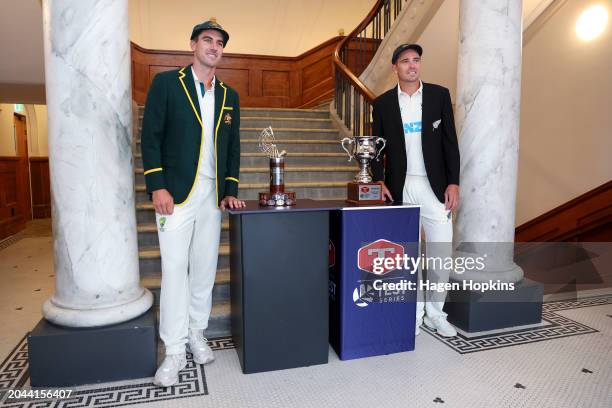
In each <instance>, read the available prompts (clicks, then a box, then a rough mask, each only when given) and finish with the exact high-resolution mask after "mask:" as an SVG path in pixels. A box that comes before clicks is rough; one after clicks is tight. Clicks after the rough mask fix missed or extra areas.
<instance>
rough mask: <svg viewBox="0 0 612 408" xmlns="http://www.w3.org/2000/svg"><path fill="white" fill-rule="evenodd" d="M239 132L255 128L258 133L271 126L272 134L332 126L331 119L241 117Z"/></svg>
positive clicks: (329, 127)
mask: <svg viewBox="0 0 612 408" xmlns="http://www.w3.org/2000/svg"><path fill="white" fill-rule="evenodd" d="M240 126H241V130H242V129H245V128H257V129H259V131H261V130H263V129H264V128H267V127H268V126H272V129H273V130H274V132H276V128H293V129H302V128H310V129H331V128H333V124H332V121H331V119H323V118H290V117H273V116H270V117H257V116H241V117H240Z"/></svg>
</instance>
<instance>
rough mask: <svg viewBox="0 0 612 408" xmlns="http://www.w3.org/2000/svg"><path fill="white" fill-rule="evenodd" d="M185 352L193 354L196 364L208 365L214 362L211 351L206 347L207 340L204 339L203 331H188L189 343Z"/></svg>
mask: <svg viewBox="0 0 612 408" xmlns="http://www.w3.org/2000/svg"><path fill="white" fill-rule="evenodd" d="M187 351H189V352H190V353H191V354H193V361H195V362H196V364H208V363H212V362H213V361H214V360H215V356H214V355H213V351H212V350H211V348H210V347H209V346H208V340H207V339H206V337H204V330H201V329H200V330H194V329H189V341H188V342H187Z"/></svg>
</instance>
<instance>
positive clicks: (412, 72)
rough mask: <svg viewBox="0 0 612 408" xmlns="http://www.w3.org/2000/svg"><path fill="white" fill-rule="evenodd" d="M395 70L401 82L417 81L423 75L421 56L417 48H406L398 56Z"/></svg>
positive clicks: (394, 66)
mask: <svg viewBox="0 0 612 408" xmlns="http://www.w3.org/2000/svg"><path fill="white" fill-rule="evenodd" d="M393 71H394V72H395V73H396V74H397V77H398V78H399V80H400V82H417V81H419V78H420V77H421V57H420V56H419V54H418V53H417V52H416V51H415V50H406V51H404V52H402V53H401V54H400V55H399V57H398V58H397V61H396V62H395V65H393Z"/></svg>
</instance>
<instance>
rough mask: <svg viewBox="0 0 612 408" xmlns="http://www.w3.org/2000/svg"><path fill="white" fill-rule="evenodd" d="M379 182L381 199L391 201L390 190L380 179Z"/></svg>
mask: <svg viewBox="0 0 612 408" xmlns="http://www.w3.org/2000/svg"><path fill="white" fill-rule="evenodd" d="M380 184H381V185H382V196H383V199H388V200H389V201H391V202H393V197H392V196H391V192H390V191H389V189H388V188H387V186H386V185H385V183H384V182H382V181H381V182H380Z"/></svg>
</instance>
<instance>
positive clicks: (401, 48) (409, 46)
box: [391, 44, 423, 65]
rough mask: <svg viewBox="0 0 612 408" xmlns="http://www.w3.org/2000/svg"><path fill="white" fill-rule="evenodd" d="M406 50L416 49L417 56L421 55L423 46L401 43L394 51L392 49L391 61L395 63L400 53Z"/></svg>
mask: <svg viewBox="0 0 612 408" xmlns="http://www.w3.org/2000/svg"><path fill="white" fill-rule="evenodd" d="M406 50H414V51H416V53H417V54H419V57H420V56H421V55H423V47H421V46H420V45H419V44H402V45H400V46H399V47H397V48H396V49H395V51H393V56H392V57H391V63H392V64H393V65H395V63H396V62H397V59H398V58H399V56H400V54H401V53H402V52H404V51H406Z"/></svg>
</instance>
